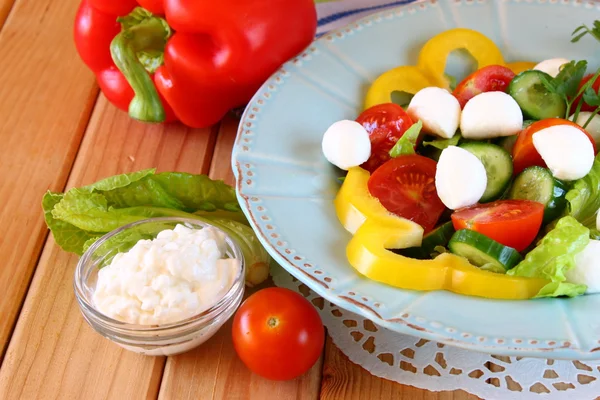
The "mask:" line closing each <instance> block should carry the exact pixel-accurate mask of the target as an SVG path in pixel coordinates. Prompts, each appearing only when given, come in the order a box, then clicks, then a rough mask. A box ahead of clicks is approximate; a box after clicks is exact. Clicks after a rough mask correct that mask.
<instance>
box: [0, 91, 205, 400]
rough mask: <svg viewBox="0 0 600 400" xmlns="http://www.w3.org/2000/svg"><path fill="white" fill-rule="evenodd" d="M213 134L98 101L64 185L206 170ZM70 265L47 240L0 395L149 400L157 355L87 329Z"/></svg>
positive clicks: (155, 384) (158, 372) (1, 375)
mask: <svg viewBox="0 0 600 400" xmlns="http://www.w3.org/2000/svg"><path fill="white" fill-rule="evenodd" d="M216 133H217V132H216V129H212V130H211V129H206V130H190V129H187V128H184V127H183V126H180V125H178V124H174V125H170V126H167V127H164V126H161V125H143V124H140V123H137V122H135V121H132V120H130V119H129V117H128V116H127V115H126V114H125V113H123V112H121V111H118V110H116V109H115V108H114V107H113V106H111V105H109V104H108V103H107V102H106V100H105V99H104V97H101V98H100V100H99V102H98V105H97V107H96V109H95V111H94V115H93V117H92V120H91V122H90V126H89V128H88V129H87V132H86V136H85V138H84V141H83V144H82V148H81V150H80V152H79V154H78V156H77V160H76V162H75V166H74V168H73V172H72V173H71V176H70V178H69V182H68V186H69V187H72V186H81V185H85V184H89V183H92V182H94V181H96V180H98V179H101V178H103V177H107V176H110V175H114V174H117V173H123V172H128V171H133V170H140V169H143V168H149V167H157V168H158V169H159V170H162V171H164V170H177V171H186V172H194V173H206V172H208V168H209V165H210V159H211V156H212V151H213V148H214V143H215V138H216ZM76 262H77V257H75V256H72V255H70V254H67V253H65V252H64V251H62V250H61V249H59V248H58V247H57V246H56V244H55V243H54V241H53V240H52V238H50V240H48V242H47V244H46V246H45V248H44V251H43V254H42V258H41V260H40V263H39V265H38V268H37V270H36V273H35V276H34V279H33V282H32V285H31V288H30V291H29V293H28V295H27V299H26V301H25V304H24V306H23V312H22V313H21V316H20V318H19V321H18V323H17V326H16V328H15V332H14V335H13V338H12V340H11V343H10V346H9V348H8V351H7V354H6V358H5V360H4V364H3V365H2V369H0V398H1V399H13V398H14V399H16V398H24V399H25V398H26V399H33V398H44V399H107V398H109V399H110V398H113V399H144V398H147V399H155V398H156V396H157V394H158V388H159V385H160V379H161V376H162V372H163V367H164V361H165V360H164V358H163V357H157V358H153V357H143V356H139V355H137V354H135V353H131V352H128V351H125V350H122V349H121V348H120V347H118V346H117V345H115V344H113V343H111V342H110V341H108V340H106V339H104V338H102V337H101V336H100V335H98V334H97V333H95V332H94V331H93V330H92V329H91V328H90V327H89V326H88V325H87V323H86V322H85V321H84V320H83V318H82V316H81V314H80V311H79V308H78V306H77V303H76V300H75V296H74V293H73V286H72V281H73V271H74V268H75V264H76Z"/></svg>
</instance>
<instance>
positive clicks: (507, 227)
mask: <svg viewBox="0 0 600 400" xmlns="http://www.w3.org/2000/svg"><path fill="white" fill-rule="evenodd" d="M543 217H544V205H543V204H542V203H538V202H536V201H530V200H498V201H494V202H492V203H486V204H476V205H474V206H470V207H466V208H463V209H460V210H458V211H455V212H454V213H453V214H452V225H454V229H456V230H459V229H471V230H474V231H477V232H479V233H481V234H483V235H485V236H487V237H489V238H491V239H494V240H495V241H497V242H498V243H502V244H503V245H505V246H509V247H512V248H514V249H515V250H517V251H523V250H525V249H526V248H527V246H529V245H530V244H531V243H532V242H533V240H534V239H535V237H536V236H537V234H538V232H539V230H540V227H541V226H542V219H543Z"/></svg>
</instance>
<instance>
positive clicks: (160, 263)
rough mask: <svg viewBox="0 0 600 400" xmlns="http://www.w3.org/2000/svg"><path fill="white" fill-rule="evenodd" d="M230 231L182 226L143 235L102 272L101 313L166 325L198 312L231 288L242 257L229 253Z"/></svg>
mask: <svg viewBox="0 0 600 400" xmlns="http://www.w3.org/2000/svg"><path fill="white" fill-rule="evenodd" d="M225 251H226V243H225V235H224V234H223V233H222V232H220V231H219V230H217V229H215V228H211V227H207V228H204V229H190V228H187V227H185V226H183V225H177V226H176V227H175V229H173V230H170V229H168V230H165V231H162V232H160V233H159V234H158V236H157V237H156V239H154V240H141V241H139V242H138V243H136V244H135V246H133V248H131V249H130V250H129V251H128V252H126V253H119V254H117V255H116V256H115V257H114V259H113V260H112V262H111V264H110V265H108V266H106V267H104V268H102V269H101V270H100V271H99V272H98V282H97V284H96V290H95V292H94V296H93V301H94V304H95V306H96V308H97V309H98V311H100V312H101V313H103V314H105V315H106V316H108V317H111V318H113V319H116V320H119V321H123V322H127V323H130V324H141V325H164V324H169V323H174V322H177V321H182V320H185V319H187V318H190V317H193V316H194V315H197V314H199V313H201V312H203V311H205V310H206V309H208V308H210V307H211V306H213V305H214V304H216V303H217V302H218V301H219V300H220V299H221V298H222V297H223V296H224V295H225V294H226V293H227V291H228V290H229V289H230V288H231V287H232V285H233V282H234V280H235V277H236V275H237V274H238V272H239V270H240V267H241V266H240V263H239V261H238V260H235V259H230V258H224V257H225Z"/></svg>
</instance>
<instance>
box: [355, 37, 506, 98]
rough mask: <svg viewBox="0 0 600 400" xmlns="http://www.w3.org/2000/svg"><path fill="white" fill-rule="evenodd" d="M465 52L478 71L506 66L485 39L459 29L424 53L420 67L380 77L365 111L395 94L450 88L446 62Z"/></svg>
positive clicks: (434, 41)
mask: <svg viewBox="0 0 600 400" xmlns="http://www.w3.org/2000/svg"><path fill="white" fill-rule="evenodd" d="M458 49H465V50H467V51H468V52H469V53H471V55H472V56H473V57H474V58H475V60H476V61H477V65H478V68H481V67H485V66H487V65H504V59H503V57H502V53H501V52H500V49H498V47H496V45H495V44H494V42H493V41H491V40H490V39H488V38H487V37H486V36H485V35H483V34H481V33H479V32H477V31H473V30H470V29H464V28H457V29H451V30H449V31H446V32H443V33H440V34H439V35H436V36H434V37H433V38H432V39H430V40H429V41H428V42H427V43H426V44H425V46H423V48H422V49H421V53H420V54H419V61H418V65H416V66H414V65H403V66H400V67H396V68H394V69H391V70H389V71H386V72H384V73H383V74H382V75H380V76H379V77H378V78H377V79H375V81H374V82H373V83H372V84H371V86H370V87H369V90H368V91H367V95H366V97H365V104H364V107H365V109H368V108H371V107H373V106H376V105H378V104H384V103H390V102H391V101H392V98H391V95H392V92H394V91H399V92H406V93H409V94H413V95H414V94H415V93H417V92H418V91H419V90H421V89H424V88H426V87H429V86H438V87H441V88H444V89H449V88H450V81H449V79H448V78H447V77H446V75H445V72H444V71H445V69H446V60H447V58H448V56H449V55H450V53H451V52H452V51H454V50H458Z"/></svg>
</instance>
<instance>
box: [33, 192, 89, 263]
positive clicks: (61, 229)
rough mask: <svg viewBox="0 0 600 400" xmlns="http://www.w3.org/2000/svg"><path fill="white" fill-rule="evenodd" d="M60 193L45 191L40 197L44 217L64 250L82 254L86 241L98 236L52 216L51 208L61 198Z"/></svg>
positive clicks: (56, 240) (55, 239)
mask: <svg viewBox="0 0 600 400" xmlns="http://www.w3.org/2000/svg"><path fill="white" fill-rule="evenodd" d="M63 196H64V195H63V194H62V193H52V192H47V193H46V194H45V195H44V198H43V199H42V208H43V210H44V219H45V220H46V225H48V227H49V228H50V230H51V231H52V234H53V236H54V241H55V242H56V243H57V244H58V245H59V246H60V247H61V248H62V249H63V250H65V251H68V252H71V253H75V254H78V255H82V254H83V252H84V251H85V249H86V248H87V247H86V243H88V242H89V241H92V242H93V241H96V240H97V239H98V238H99V237H100V236H98V235H95V234H93V233H89V232H86V231H84V230H82V229H79V228H78V227H76V226H74V225H72V224H69V223H67V222H65V221H61V220H60V219H56V218H54V216H53V215H52V210H53V209H54V207H55V206H56V205H57V204H58V203H60V201H61V200H62V199H63Z"/></svg>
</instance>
